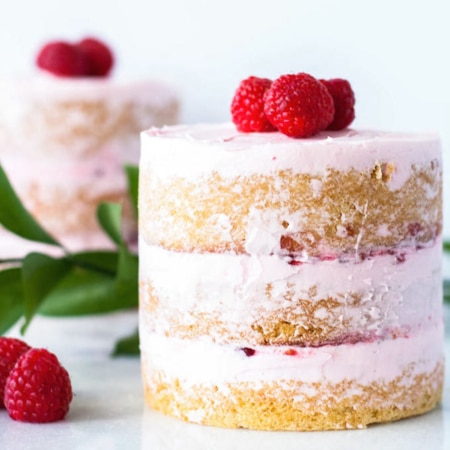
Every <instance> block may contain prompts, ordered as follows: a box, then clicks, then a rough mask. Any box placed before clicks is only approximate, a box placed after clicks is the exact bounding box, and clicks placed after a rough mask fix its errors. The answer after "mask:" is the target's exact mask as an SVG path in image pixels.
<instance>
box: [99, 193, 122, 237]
mask: <svg viewBox="0 0 450 450" xmlns="http://www.w3.org/2000/svg"><path fill="white" fill-rule="evenodd" d="M121 214H122V208H121V206H120V205H118V204H116V203H109V202H104V203H100V205H98V207H97V219H98V221H99V223H100V225H101V227H102V228H103V230H104V231H105V232H106V234H107V235H108V236H109V237H110V238H111V240H112V241H113V242H115V243H116V244H117V245H120V244H121V243H122V227H121Z"/></svg>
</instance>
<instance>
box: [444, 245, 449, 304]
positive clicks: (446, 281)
mask: <svg viewBox="0 0 450 450" xmlns="http://www.w3.org/2000/svg"><path fill="white" fill-rule="evenodd" d="M443 249H444V253H448V255H449V256H450V240H448V241H444V245H443ZM444 301H445V302H447V303H450V279H444Z"/></svg>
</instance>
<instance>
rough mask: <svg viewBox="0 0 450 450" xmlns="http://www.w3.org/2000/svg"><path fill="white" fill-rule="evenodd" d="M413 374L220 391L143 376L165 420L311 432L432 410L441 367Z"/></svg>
mask: <svg viewBox="0 0 450 450" xmlns="http://www.w3.org/2000/svg"><path fill="white" fill-rule="evenodd" d="M412 370H413V367H410V368H409V369H406V370H405V371H404V372H403V373H402V374H401V375H400V376H398V377H397V378H396V379H395V380H393V381H391V382H389V383H383V382H382V381H380V382H377V383H372V384H370V385H363V384H360V383H359V382H358V381H357V380H345V381H342V382H341V383H338V384H336V385H332V384H329V383H327V384H324V383H311V384H308V385H305V384H303V383H297V382H294V381H286V382H284V383H276V382H274V383H267V382H266V383H265V382H262V383H257V384H252V383H247V382H240V383H233V384H228V385H226V386H225V387H223V386H222V387H221V389H219V388H218V387H217V386H203V385H194V386H186V384H185V383H184V382H183V381H182V380H179V379H177V378H174V379H171V378H170V377H165V376H164V374H163V373H160V372H158V371H153V372H152V373H144V374H143V377H144V381H145V398H146V402H147V403H148V405H149V406H150V407H152V408H153V409H155V410H157V411H160V412H162V413H164V414H166V415H169V416H173V417H177V418H180V419H182V420H185V421H190V422H198V423H202V424H205V425H213V426H218V427H226V428H249V429H255V430H298V431H309V430H339V429H347V428H365V427H366V426H367V425H370V424H374V423H381V422H389V421H394V420H399V419H403V418H406V417H410V416H414V415H419V414H423V413H425V412H427V411H430V410H431V409H433V408H434V407H435V406H436V405H437V404H438V403H439V402H440V401H441V397H442V389H443V371H444V367H443V364H442V363H439V364H437V365H436V367H435V368H434V369H433V370H432V371H431V372H429V373H422V374H418V375H411V371H412ZM302 392H305V393H304V394H301V393H302ZM308 392H315V393H314V394H308ZM350 392H353V394H350Z"/></svg>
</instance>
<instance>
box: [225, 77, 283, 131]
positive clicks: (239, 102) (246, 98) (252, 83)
mask: <svg viewBox="0 0 450 450" xmlns="http://www.w3.org/2000/svg"><path fill="white" fill-rule="evenodd" d="M271 84H272V81H271V80H269V79H267V78H258V77H254V76H251V77H249V78H246V79H245V80H243V81H241V83H240V85H239V87H238V88H237V90H236V92H235V94H234V97H233V100H232V102H231V117H232V120H233V123H234V124H235V125H236V127H237V129H238V130H239V131H242V132H244V133H248V132H258V131H260V132H261V131H276V128H275V127H274V126H273V125H272V124H271V123H270V122H269V120H268V119H267V117H266V115H265V113H264V95H265V93H266V92H267V90H268V89H269V88H270V85H271Z"/></svg>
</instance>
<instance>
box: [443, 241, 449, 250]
mask: <svg viewBox="0 0 450 450" xmlns="http://www.w3.org/2000/svg"><path fill="white" fill-rule="evenodd" d="M444 251H445V252H450V241H444Z"/></svg>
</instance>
